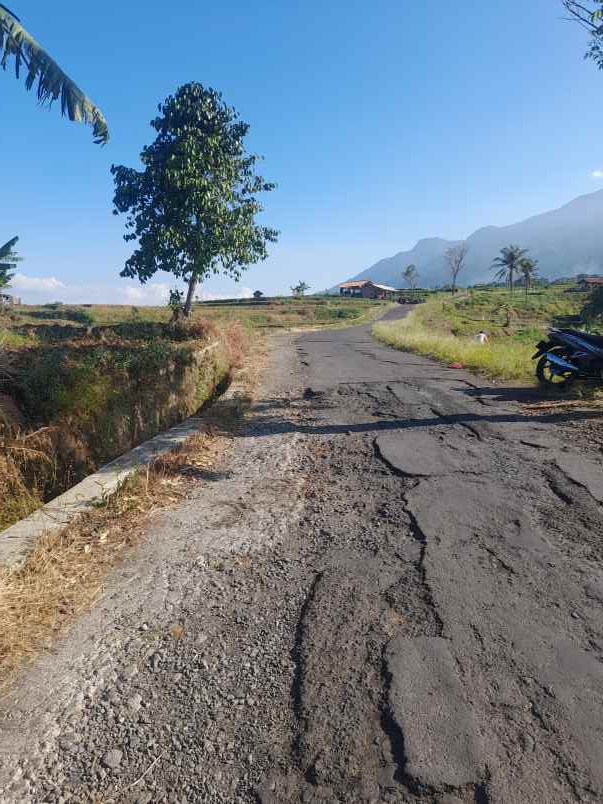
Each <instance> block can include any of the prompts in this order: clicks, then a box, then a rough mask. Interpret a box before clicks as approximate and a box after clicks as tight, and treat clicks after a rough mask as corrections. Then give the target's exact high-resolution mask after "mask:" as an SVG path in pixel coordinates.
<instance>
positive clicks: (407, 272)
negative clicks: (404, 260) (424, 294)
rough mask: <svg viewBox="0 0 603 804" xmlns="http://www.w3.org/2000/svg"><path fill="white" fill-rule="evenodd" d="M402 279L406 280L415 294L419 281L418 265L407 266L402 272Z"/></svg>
mask: <svg viewBox="0 0 603 804" xmlns="http://www.w3.org/2000/svg"><path fill="white" fill-rule="evenodd" d="M402 279H404V281H405V282H406V284H407V285H408V287H409V288H410V290H411V291H412V292H413V293H414V292H415V288H416V286H417V282H418V281H419V272H418V271H417V267H416V265H413V264H412V263H411V264H410V265H407V266H406V268H405V269H404V270H403V271H402Z"/></svg>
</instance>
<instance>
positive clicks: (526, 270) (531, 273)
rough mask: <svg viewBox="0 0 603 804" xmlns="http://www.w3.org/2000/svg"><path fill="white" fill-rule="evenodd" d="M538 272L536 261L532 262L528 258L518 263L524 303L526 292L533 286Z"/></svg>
mask: <svg viewBox="0 0 603 804" xmlns="http://www.w3.org/2000/svg"><path fill="white" fill-rule="evenodd" d="M537 271H538V260H533V259H531V258H530V257H524V258H523V259H522V260H520V261H519V273H520V275H521V278H522V279H523V282H524V285H525V289H526V301H527V300H528V291H529V289H530V288H531V287H532V285H533V284H534V280H535V279H536V272H537Z"/></svg>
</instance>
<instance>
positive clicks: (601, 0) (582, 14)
mask: <svg viewBox="0 0 603 804" xmlns="http://www.w3.org/2000/svg"><path fill="white" fill-rule="evenodd" d="M562 3H563V5H564V7H565V9H566V11H567V12H568V13H569V18H570V19H571V20H574V21H575V22H577V23H579V24H580V25H581V26H582V27H583V28H585V30H587V31H588V33H589V34H590V44H589V47H588V50H587V51H586V53H585V58H587V59H592V60H593V61H594V62H595V64H596V65H597V66H598V68H599V69H600V70H603V0H581V1H580V2H577V0H562Z"/></svg>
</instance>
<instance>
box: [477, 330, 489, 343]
mask: <svg viewBox="0 0 603 804" xmlns="http://www.w3.org/2000/svg"><path fill="white" fill-rule="evenodd" d="M475 340H476V341H477V342H478V343H488V341H489V340H490V339H489V338H488V336H487V335H486V333H485V332H484V331H483V330H481V329H480V331H479V332H478V333H477V335H476V336H475Z"/></svg>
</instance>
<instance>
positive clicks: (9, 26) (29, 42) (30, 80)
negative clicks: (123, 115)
mask: <svg viewBox="0 0 603 804" xmlns="http://www.w3.org/2000/svg"><path fill="white" fill-rule="evenodd" d="M11 57H12V58H14V60H15V75H16V77H17V78H19V76H20V74H21V70H22V69H23V67H25V69H26V71H27V72H26V78H25V88H26V89H28V90H29V89H31V88H32V87H33V85H34V84H35V83H36V80H37V82H38V85H37V90H36V92H37V95H38V100H39V101H40V103H41V104H44V103H47V104H48V105H49V106H50V105H51V104H52V103H53V101H55V100H57V99H58V98H60V99H61V113H62V114H63V115H67V117H68V118H69V119H70V120H73V121H75V122H76V123H87V124H88V125H91V126H92V129H93V132H94V138H95V139H94V141H95V142H96V143H98V144H101V145H104V144H105V143H106V142H108V140H109V129H108V128H107V121H106V120H105V118H104V117H103V114H102V112H101V111H100V109H99V108H98V107H97V106H95V105H94V104H93V103H92V101H91V100H90V98H88V97H86V95H84V93H83V92H82V90H81V89H80V88H79V87H78V86H76V84H74V82H73V81H72V80H71V78H69V76H67V75H66V74H65V73H64V72H63V71H62V70H61V68H60V67H59V65H58V64H57V63H56V62H55V61H54V60H53V59H51V58H50V56H49V55H48V53H46V51H45V50H44V49H43V48H42V47H41V46H40V45H39V44H38V43H37V42H36V40H35V39H34V38H33V37H32V36H31V35H30V34H29V33H28V32H27V31H26V30H25V28H23V26H22V25H21V22H20V21H19V18H18V17H15V15H14V14H13V13H12V11H9V10H8V8H6V6H3V5H2V4H0V67H2V69H3V70H6V66H7V64H8V62H9V60H10V59H11Z"/></svg>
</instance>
